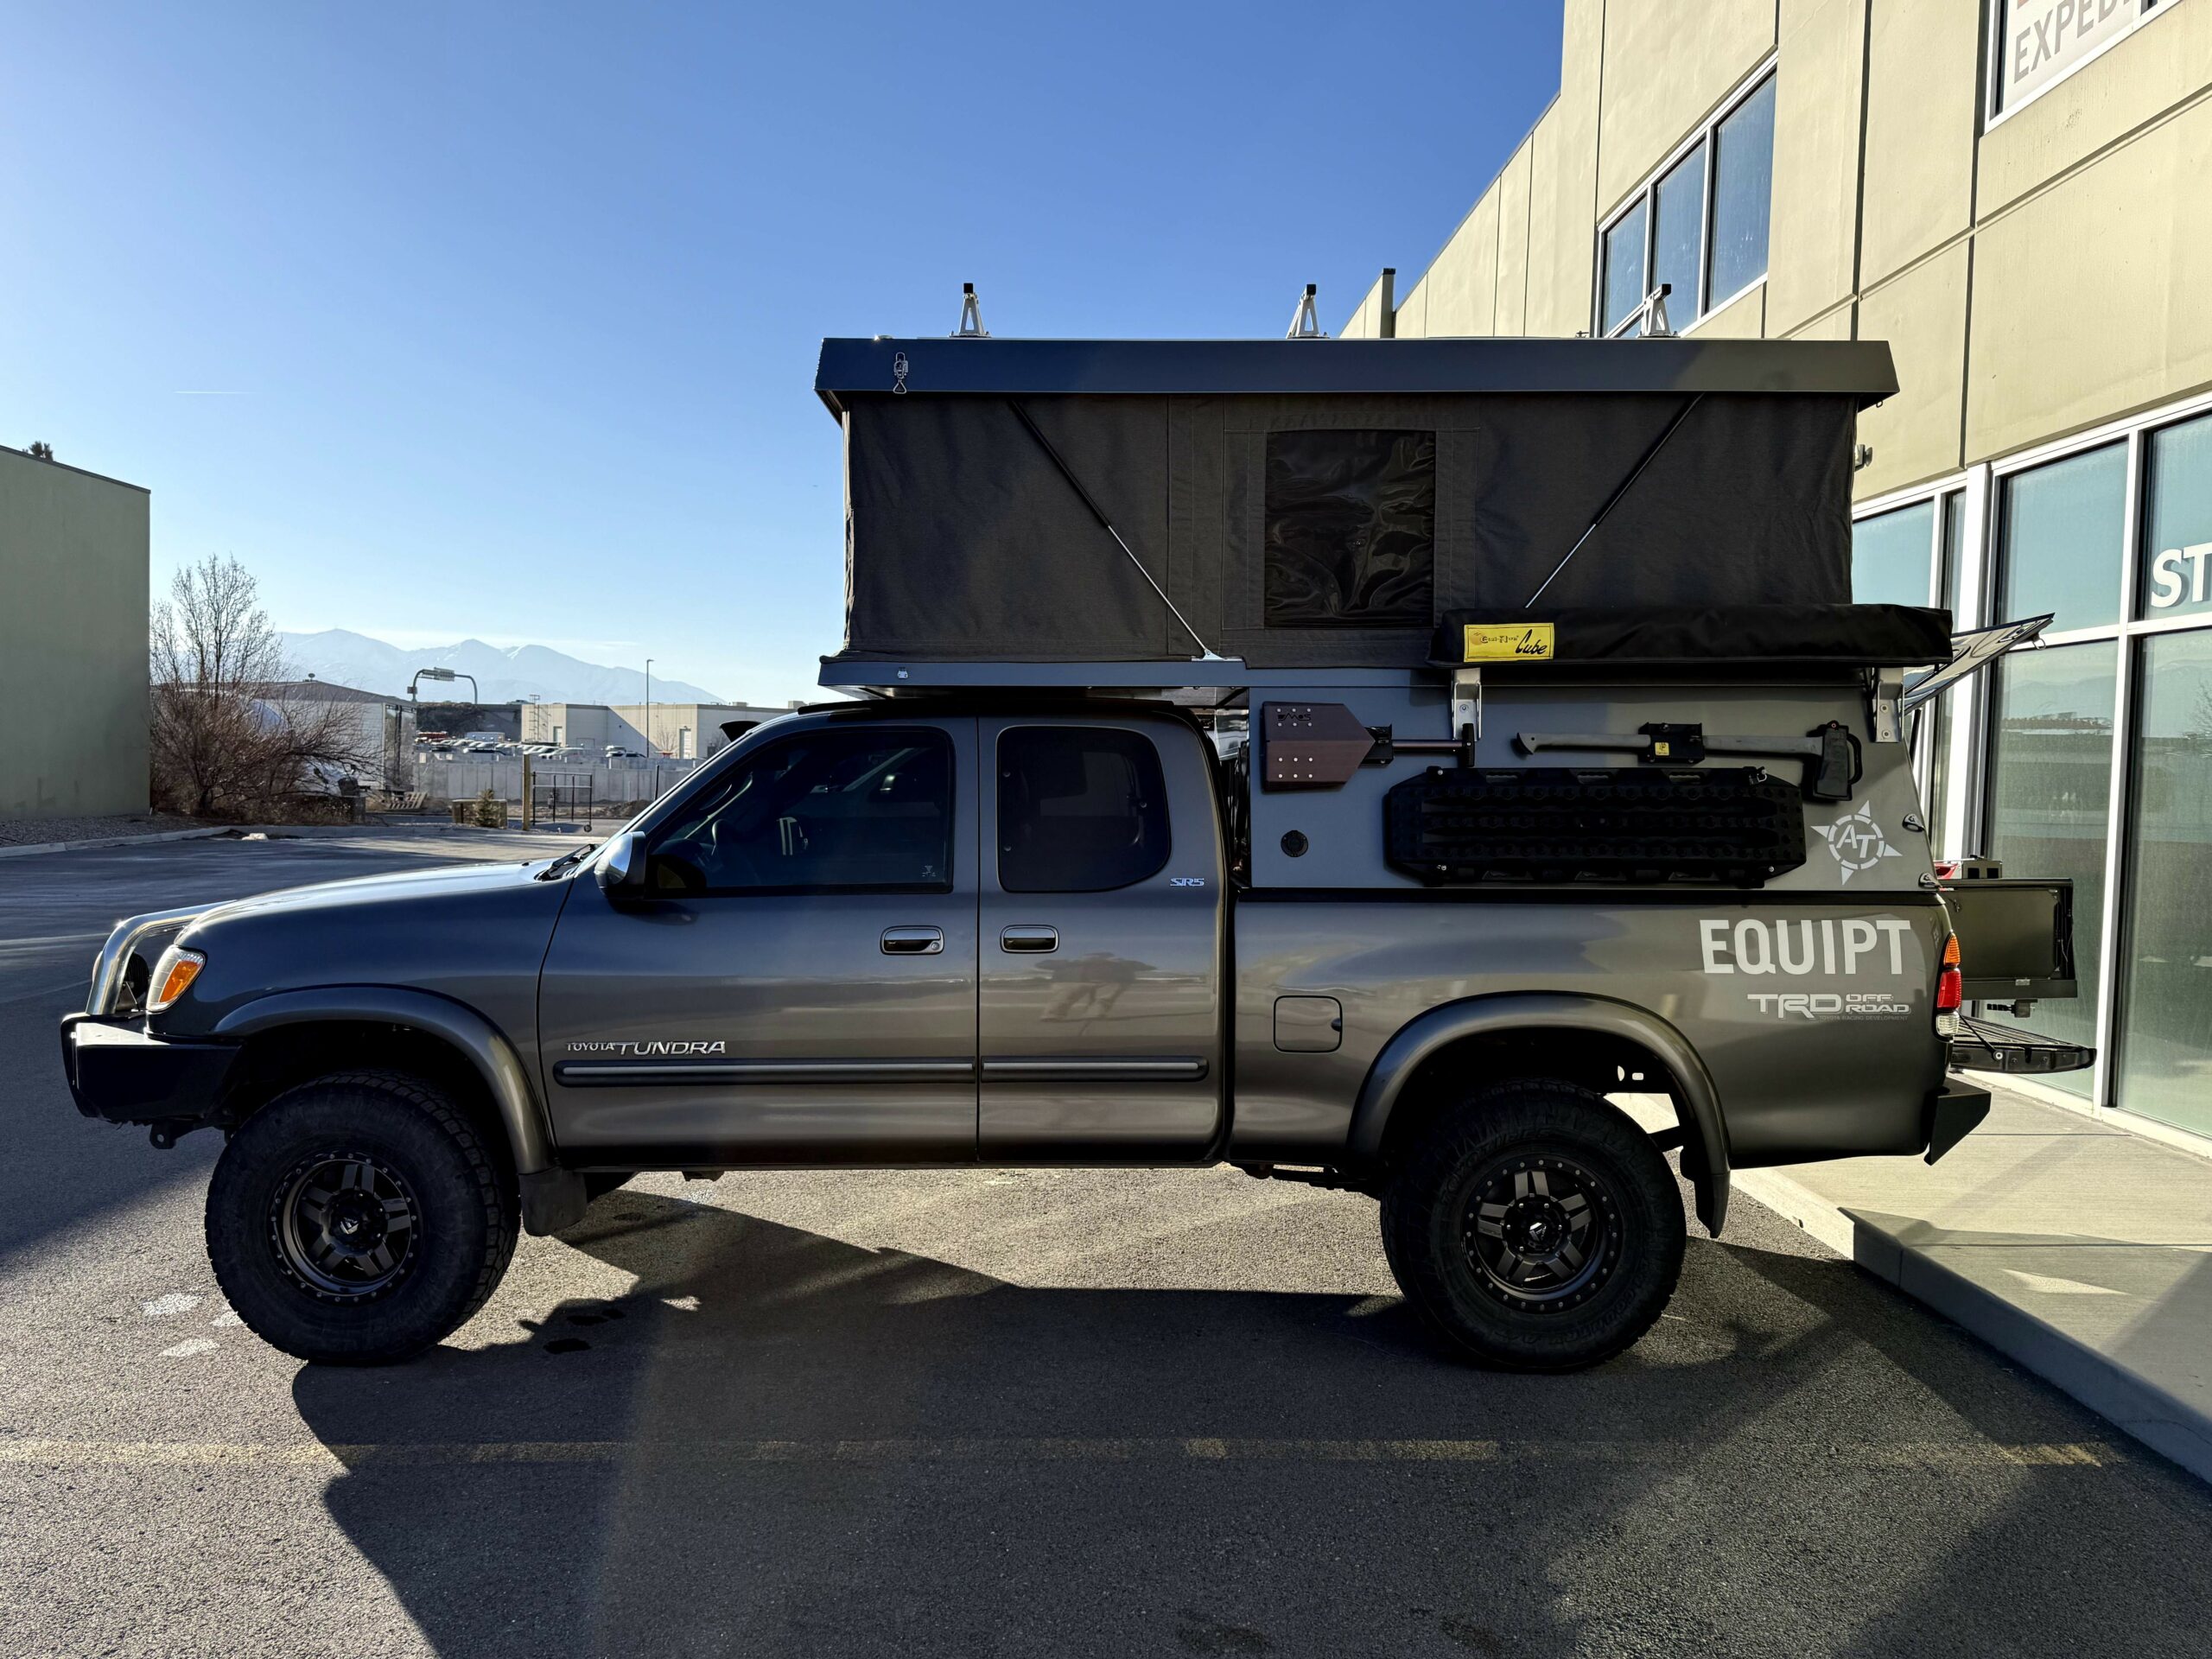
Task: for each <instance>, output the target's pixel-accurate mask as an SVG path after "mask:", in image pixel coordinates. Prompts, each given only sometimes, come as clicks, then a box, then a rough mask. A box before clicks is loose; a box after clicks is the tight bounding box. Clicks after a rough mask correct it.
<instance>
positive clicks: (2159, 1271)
mask: <svg viewBox="0 0 2212 1659" xmlns="http://www.w3.org/2000/svg"><path fill="white" fill-rule="evenodd" d="M1987 1081H1989V1080H1986V1079H1985V1082H1987ZM1991 1093H1992V1096H1993V1104H1992V1107H1991V1109H1990V1114H1989V1116H1988V1118H1987V1120H1986V1121H1985V1122H1983V1124H1982V1125H1981V1127H1980V1128H1978V1129H1976V1130H1975V1131H1974V1133H1973V1134H1972V1135H1968V1136H1967V1138H1966V1139H1965V1140H1964V1141H1961V1143H1960V1144H1959V1146H1958V1147H1956V1148H1955V1150H1953V1151H1952V1152H1951V1153H1950V1154H1949V1155H1948V1156H1947V1157H1946V1158H1944V1160H1942V1162H1941V1163H1939V1164H1936V1165H1935V1166H1932V1167H1931V1166H1929V1165H1927V1164H1925V1163H1923V1162H1922V1161H1921V1160H1918V1159H1914V1158H1852V1159H1846V1160H1840V1161H1839V1162H1836V1163H1827V1164H1801V1165H1796V1166H1788V1167H1784V1168H1781V1169H1751V1170H1739V1171H1738V1172H1737V1173H1736V1178H1735V1187H1736V1191H1737V1192H1738V1193H1740V1194H1742V1195H1743V1196H1744V1197H1746V1198H1755V1199H1757V1200H1758V1202H1759V1203H1761V1204H1763V1205H1766V1206H1767V1207H1768V1208H1769V1209H1770V1210H1774V1211H1778V1212H1779V1213H1781V1214H1782V1215H1783V1216H1784V1217H1787V1218H1788V1219H1789V1220H1791V1221H1794V1222H1796V1223H1797V1224H1798V1225H1800V1226H1801V1227H1803V1228H1804V1229H1805V1230H1807V1231H1808V1232H1809V1233H1811V1234H1812V1235H1813V1236H1815V1238H1818V1239H1819V1240H1821V1243H1825V1244H1827V1246H1829V1247H1830V1248H1831V1249H1834V1250H1836V1251H1838V1252H1839V1253H1840V1254H1842V1255H1848V1256H1850V1257H1851V1258H1853V1260H1854V1261H1856V1262H1858V1263H1859V1266H1861V1267H1862V1268H1866V1270H1867V1271H1868V1272H1869V1273H1872V1274H1877V1275H1878V1276H1879V1277H1881V1278H1883V1279H1886V1280H1888V1281H1890V1282H1891V1284H1894V1285H1896V1286H1897V1287H1899V1288H1900V1289H1902V1290H1904V1292H1906V1293H1907V1294H1910V1295H1911V1296H1914V1297H1916V1298H1917V1299H1918V1300H1921V1301H1923V1302H1925V1303H1927V1304H1928V1305H1929V1306H1930V1307H1933V1308H1935V1309H1936V1311H1937V1312H1938V1313H1942V1314H1943V1315H1945V1316H1946V1317H1947V1318H1948V1319H1952V1320H1954V1321H1955V1322H1956V1323H1958V1324H1959V1325H1963V1326H1965V1327H1966V1328H1967V1330H1969V1331H1971V1332H1974V1334H1975V1335H1976V1336H1978V1337H1980V1338H1982V1340H1983V1341H1985V1342H1986V1343H1988V1344H1990V1345H1991V1346H1992V1347H1993V1348H1996V1349H1998V1350H1999V1351H2000V1352H2003V1353H2005V1354H2006V1355H2008V1356H2009V1357H2012V1359H2015V1360H2017V1361H2018V1362H2019V1363H2021V1364H2022V1365H2024V1366H2025V1367H2026V1368H2027V1369H2028V1370H2032V1371H2034V1372H2036V1373H2037V1375H2039V1376H2043V1377H2044V1378H2045V1379H2046V1380H2047V1381H2049V1382H2050V1383H2054V1384H2056V1386H2057V1387H2059V1388H2061V1389H2064V1390H2065V1391H2066V1392H2067V1393H2069V1394H2070V1395H2073V1396H2074V1397H2075V1399H2077V1400H2079V1401H2081V1402H2082V1404H2084V1405H2086V1406H2088V1407H2089V1408H2091V1409H2092V1410H2094V1411H2096V1412H2098V1413H2100V1414H2101V1415H2103V1416H2105V1417H2107V1418H2108V1419H2110V1420H2111V1421H2113V1423H2115V1424H2116V1425H2118V1426H2119V1427H2121V1428H2124V1429H2126V1431H2127V1432H2128V1433H2131V1434H2133V1435H2134V1436H2135V1437H2136V1438H2137V1439H2138V1440H2142V1441H2143V1442H2144V1443H2145V1444H2146V1445H2148V1446H2152V1447H2154V1448H2156V1449H2157V1450H2158V1451H2159V1452H2164V1454H2165V1455H2166V1456H2167V1457H2169V1458H2171V1459H2173V1460H2174V1461H2175V1462H2177V1463H2178V1464H2180V1465H2182V1466H2183V1468H2185V1469H2188V1470H2190V1471H2191V1472H2193V1473H2195V1474H2196V1475H2197V1476H2198V1477H2200V1478H2203V1479H2205V1480H2212V1159H2206V1158H2201V1157H2197V1156H2195V1155H2193V1154H2190V1153H2187V1152H2183V1151H2179V1150H2177V1149H2176V1148H2174V1147H2168V1146H2164V1145H2162V1144H2160V1143H2159V1142H2158V1141H2152V1140H2150V1139H2149V1138H2147V1137H2145V1136H2142V1135H2132V1134H2130V1133H2128V1132H2127V1131H2126V1130H2125V1129H2122V1128H2113V1127H2112V1126H2111V1125H2109V1124H2107V1123H2104V1122H2094V1121H2092V1120H2091V1119H2090V1118H2088V1116H2084V1115H2082V1114H2079V1113H2075V1112H2070V1111H2068V1110H2066V1109H2063V1108H2062V1107H2057V1106H2050V1105H2045V1104H2044V1103H2042V1102H2039V1101H2035V1100H2030V1099H2028V1098H2026V1097H2024V1096H2021V1095H2018V1094H2013V1093H2010V1092H1999V1090H1997V1089H1996V1088H1992V1090H1991Z"/></svg>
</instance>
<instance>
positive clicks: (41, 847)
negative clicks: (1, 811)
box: [0, 824, 231, 858]
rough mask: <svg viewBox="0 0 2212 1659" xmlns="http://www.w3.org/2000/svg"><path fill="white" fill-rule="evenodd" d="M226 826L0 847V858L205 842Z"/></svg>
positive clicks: (228, 826)
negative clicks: (153, 844) (96, 848)
mask: <svg viewBox="0 0 2212 1659" xmlns="http://www.w3.org/2000/svg"><path fill="white" fill-rule="evenodd" d="M229 828H231V826H230V825H228V824H219V825H217V826H216V827H215V828H213V829H163V830H160V831H157V832H156V833H155V834H153V835H150V836H92V838H91V839H89V840H86V841H38V842H32V843H31V844H30V845H29V846H28V847H0V858H29V856H30V855H32V854H33V853H81V852H85V851H87V850H88V849H92V848H94V847H131V846H136V845H138V844H139V843H141V842H158V841H206V840H207V839H208V838H209V837H210V836H219V835H221V834H222V833H223V831H224V830H225V829H229Z"/></svg>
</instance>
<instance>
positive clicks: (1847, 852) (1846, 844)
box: [1819, 806, 1897, 887]
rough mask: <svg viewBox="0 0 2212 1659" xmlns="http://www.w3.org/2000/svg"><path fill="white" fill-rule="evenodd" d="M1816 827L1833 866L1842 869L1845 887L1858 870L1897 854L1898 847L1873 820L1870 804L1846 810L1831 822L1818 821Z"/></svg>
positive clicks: (1869, 868)
mask: <svg viewBox="0 0 2212 1659" xmlns="http://www.w3.org/2000/svg"><path fill="white" fill-rule="evenodd" d="M1819 829H1820V834H1821V839H1822V840H1824V841H1826V842H1827V844H1828V851H1830V852H1832V853H1834V855H1835V862H1836V868H1838V869H1840V870H1841V871H1842V872H1843V883H1844V885H1845V886H1846V887H1849V886H1850V885H1851V878H1852V877H1853V876H1854V875H1857V874H1859V872H1860V871H1861V870H1871V869H1872V868H1874V866H1875V865H1877V864H1878V863H1880V862H1881V861H1883V860H1884V859H1885V858H1895V857H1896V856H1897V849H1896V848H1894V847H1892V846H1891V845H1890V842H1889V837H1888V836H1885V835H1884V834H1883V833H1882V826H1881V825H1880V824H1878V823H1875V822H1874V809H1873V808H1872V806H1862V807H1860V808H1859V810H1857V811H1856V812H1847V813H1846V814H1844V816H1843V817H1840V818H1838V819H1837V820H1836V821H1835V822H1834V823H1828V824H1822V825H1820V826H1819Z"/></svg>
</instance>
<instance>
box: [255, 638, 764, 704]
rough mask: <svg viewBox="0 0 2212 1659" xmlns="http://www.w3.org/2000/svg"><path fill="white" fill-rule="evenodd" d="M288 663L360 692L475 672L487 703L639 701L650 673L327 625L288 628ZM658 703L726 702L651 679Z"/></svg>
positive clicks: (538, 649) (475, 643) (420, 692)
mask: <svg viewBox="0 0 2212 1659" xmlns="http://www.w3.org/2000/svg"><path fill="white" fill-rule="evenodd" d="M278 637H279V638H280V639H283V642H284V656H285V660H286V662H287V663H288V664H289V667H290V671H292V672H293V673H295V674H297V675H307V674H312V675H314V676H315V678H317V679H319V680H335V681H336V682H338V683H340V685H350V686H353V687H354V688H356V689H357V690H363V691H375V692H379V693H381V694H383V695H384V696H392V697H404V696H406V695H407V681H408V678H409V677H410V675H412V674H413V673H414V672H415V671H416V669H418V668H450V669H454V670H455V671H458V672H460V673H462V674H473V675H474V676H475V677H476V689H477V690H478V692H479V694H480V697H481V700H482V701H483V702H521V701H522V700H523V699H524V698H527V697H532V696H534V697H537V698H538V699H539V700H540V701H541V702H644V701H645V671H644V670H643V669H642V668H609V667H607V666H605V665H603V664H599V663H587V662H584V661H582V659H580V658H575V657H570V656H569V655H567V654H565V653H564V652H557V651H555V650H553V649H552V648H551V647H550V646H547V645H514V646H510V647H507V648H505V649H502V648H500V647H499V646H498V645H486V644H485V643H484V642H483V641H482V640H481V639H464V640H462V641H461V643H460V644H458V645H439V646H436V647H434V648H432V649H429V650H427V651H405V650H402V649H401V648H400V647H399V646H397V645H386V644H385V642H384V641H383V640H381V639H370V638H369V637H368V635H366V634H364V633H354V632H352V631H350V630H348V629H346V628H325V629H323V630H322V632H320V633H286V634H281V635H279V636H278ZM652 693H653V701H654V702H725V701H727V699H725V698H722V697H720V696H716V695H715V693H714V692H712V691H709V690H706V689H705V688H704V687H702V686H696V685H692V684H690V683H688V682H686V681H683V680H664V679H663V678H662V677H660V676H659V675H658V674H656V675H654V676H653V684H652ZM467 695H468V687H467V684H466V683H463V682H459V681H456V682H455V683H453V684H451V685H448V684H446V683H443V682H441V681H432V680H425V681H423V683H422V684H421V685H420V686H419V687H417V688H416V696H417V697H418V698H420V699H421V700H422V701H423V702H445V701H447V700H448V699H451V698H454V697H465V696H467Z"/></svg>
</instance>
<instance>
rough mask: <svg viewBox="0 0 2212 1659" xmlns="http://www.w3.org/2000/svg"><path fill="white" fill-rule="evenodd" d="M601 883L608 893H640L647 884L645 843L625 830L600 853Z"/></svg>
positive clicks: (634, 833) (633, 832)
mask: <svg viewBox="0 0 2212 1659" xmlns="http://www.w3.org/2000/svg"><path fill="white" fill-rule="evenodd" d="M599 885H600V887H601V888H602V889H603V890H605V891H606V892H608V893H638V892H641V891H643V890H644V887H645V842H642V841H640V840H639V838H638V836H637V834H636V832H635V831H634V830H629V829H625V830H624V831H623V832H622V833H621V834H620V835H619V836H615V837H614V839H613V840H612V841H610V842H607V850H606V852H604V853H603V854H601V855H600V860H599Z"/></svg>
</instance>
